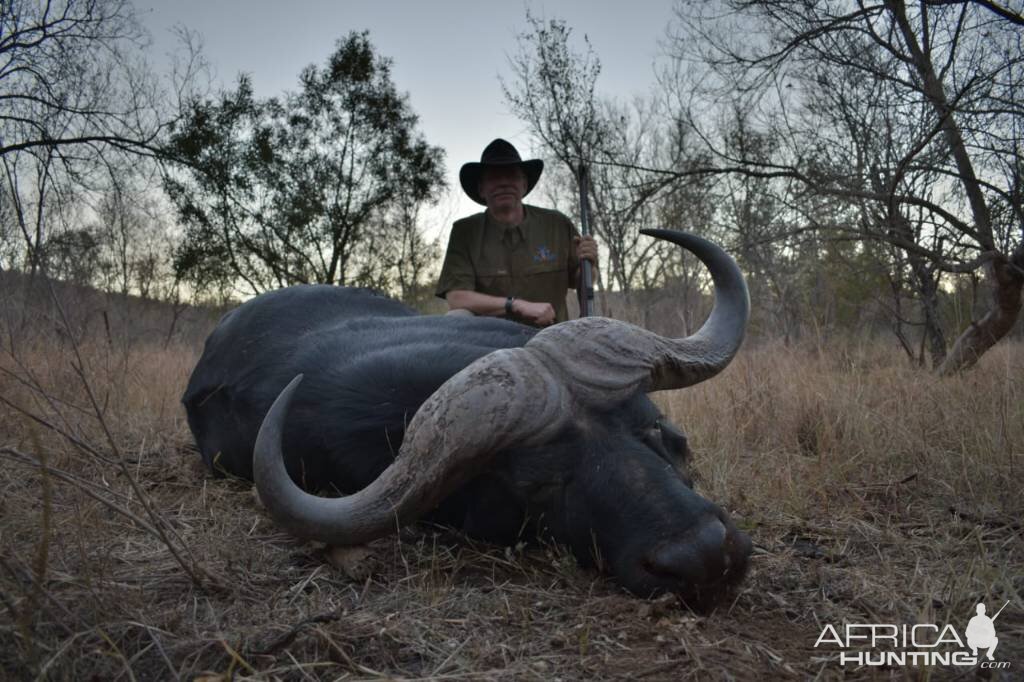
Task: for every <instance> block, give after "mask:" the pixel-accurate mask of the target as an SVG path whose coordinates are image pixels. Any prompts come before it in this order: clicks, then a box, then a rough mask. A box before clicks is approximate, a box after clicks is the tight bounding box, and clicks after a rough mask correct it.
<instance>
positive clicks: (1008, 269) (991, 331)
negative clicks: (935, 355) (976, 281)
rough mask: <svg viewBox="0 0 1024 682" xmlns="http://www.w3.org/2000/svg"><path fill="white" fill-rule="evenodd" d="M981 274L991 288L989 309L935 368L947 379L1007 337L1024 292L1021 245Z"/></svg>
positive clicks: (1023, 254)
mask: <svg viewBox="0 0 1024 682" xmlns="http://www.w3.org/2000/svg"><path fill="white" fill-rule="evenodd" d="M985 274H986V276H987V278H988V280H989V282H990V283H991V285H992V307H991V308H990V309H989V311H988V312H987V313H986V314H985V316H984V317H983V318H981V319H980V320H978V321H977V322H972V323H971V324H970V326H969V327H967V329H965V330H964V333H963V334H961V335H960V338H958V339H957V340H956V343H954V344H953V349H952V350H951V351H950V352H949V354H948V355H947V356H946V360H945V362H943V363H942V365H941V366H940V367H939V374H941V375H943V376H948V375H950V374H955V373H956V372H959V371H961V370H964V369H968V368H969V367H971V366H973V365H974V363H976V362H977V361H978V358H980V357H981V356H982V355H983V354H984V353H985V351H987V350H988V349H989V348H991V347H992V346H994V345H995V344H996V343H997V342H998V341H999V340H1000V339H1001V338H1003V337H1004V336H1006V335H1007V334H1009V333H1010V330H1011V329H1013V326H1014V325H1015V324H1016V323H1017V320H1018V318H1019V317H1020V311H1021V289H1022V288H1024V244H1021V245H1020V246H1018V247H1017V249H1016V251H1014V254H1013V257H1012V258H1010V259H1007V258H1006V257H1005V256H1003V257H1001V258H998V259H996V260H993V261H991V262H990V263H989V264H988V265H987V266H986V268H985Z"/></svg>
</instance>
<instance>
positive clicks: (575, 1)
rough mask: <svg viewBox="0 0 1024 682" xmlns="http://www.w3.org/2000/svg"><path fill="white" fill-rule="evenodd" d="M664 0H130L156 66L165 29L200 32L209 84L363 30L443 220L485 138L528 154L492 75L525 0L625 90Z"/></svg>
mask: <svg viewBox="0 0 1024 682" xmlns="http://www.w3.org/2000/svg"><path fill="white" fill-rule="evenodd" d="M674 1H675V0H633V1H632V2H629V1H611V0H591V1H589V2H588V1H585V0H558V1H555V0H548V1H547V2H543V1H541V0H531V1H530V2H528V3H527V2H521V1H520V2H515V1H509V2H490V1H485V0H476V1H475V2H471V1H467V0H435V1H432V2H431V1H429V0H419V1H416V0H376V1H373V2H371V1H367V0H335V1H333V2H331V1H329V0H300V1H299V2H281V1H280V0H276V1H275V2H270V1H268V0H248V1H242V0H163V1H162V2H154V1H153V0H148V2H147V0H137V5H136V6H137V8H138V10H139V15H140V18H141V19H142V21H143V23H144V25H145V26H146V27H147V28H148V29H149V31H150V33H151V34H152V37H153V51H152V58H153V61H154V64H155V66H157V68H160V67H161V65H162V64H169V59H168V58H167V57H166V55H167V54H168V53H169V52H171V51H172V50H173V49H174V47H175V43H174V38H173V35H172V33H171V29H172V28H173V27H174V26H176V25H184V26H185V27H187V28H189V29H192V30H194V31H198V32H199V34H200V35H201V36H202V42H203V53H204V55H205V57H206V59H207V60H208V61H209V62H210V64H211V66H212V67H213V69H214V75H215V82H216V83H217V84H219V85H221V86H224V87H230V86H231V85H233V84H234V82H235V80H236V78H237V76H238V74H239V73H242V72H245V73H248V74H249V75H250V76H251V77H252V82H253V85H254V88H255V91H256V94H257V96H260V97H270V96H276V95H280V94H282V93H283V92H285V91H293V90H296V89H297V84H298V74H299V72H300V71H301V70H302V68H303V67H305V66H306V65H308V64H312V63H315V64H318V65H322V64H323V63H324V61H325V60H326V59H327V57H328V55H329V54H330V53H331V52H332V51H333V49H334V46H335V43H336V41H337V40H338V39H339V38H342V37H344V36H346V35H347V34H348V33H349V32H350V31H361V30H369V32H370V38H371V41H372V42H373V44H374V45H375V47H376V48H377V51H378V53H379V54H381V55H383V56H386V57H390V58H391V59H392V60H393V61H394V65H393V71H392V76H393V78H394V81H395V84H396V86H397V87H398V89H399V91H401V92H404V93H407V94H408V96H409V101H410V104H411V106H412V108H413V110H414V111H415V112H416V113H417V114H418V115H419V117H420V130H421V131H422V132H423V134H424V136H425V138H426V140H427V142H428V143H430V144H432V145H436V146H440V147H442V148H443V149H444V150H445V151H446V173H447V179H448V184H449V186H450V187H451V188H452V189H453V191H452V192H451V195H450V196H449V197H448V198H447V199H446V200H445V201H444V202H442V204H441V205H440V206H439V207H438V208H437V209H435V210H434V211H432V212H431V213H429V214H428V215H431V216H433V218H432V219H433V220H435V221H436V222H439V223H441V222H444V223H447V222H449V221H450V220H452V219H455V218H458V217H461V216H464V215H468V214H470V213H474V212H476V211H477V210H479V206H478V205H477V204H474V203H473V202H472V201H471V200H470V199H469V198H468V197H466V196H465V195H464V194H463V193H462V192H461V190H460V189H459V184H458V172H459V168H460V167H461V166H462V164H463V163H466V162H468V161H478V160H479V158H480V153H481V151H483V148H484V147H485V146H486V145H487V144H488V143H489V142H490V141H491V140H492V139H494V138H496V137H503V138H505V139H507V140H509V141H510V142H512V143H513V144H515V145H516V147H517V148H518V149H519V152H520V154H522V155H523V157H524V158H530V157H533V156H536V154H535V153H534V150H533V149H531V141H530V137H529V134H528V132H527V131H526V128H525V124H524V123H523V122H522V121H519V120H518V119H516V118H515V117H514V116H513V115H512V114H511V113H510V112H509V109H508V106H507V104H506V103H505V100H504V97H503V95H502V92H501V85H500V83H499V80H498V76H499V74H500V75H503V76H505V77H506V78H508V77H509V76H510V74H511V71H510V69H509V66H508V59H509V57H510V56H512V55H514V54H516V53H517V52H518V46H517V43H516V36H517V35H519V34H520V33H522V32H524V31H526V30H527V27H528V24H527V21H526V11H527V9H528V8H529V10H530V12H531V13H532V14H533V15H534V16H536V17H539V18H542V19H562V20H565V21H566V22H567V24H568V25H569V26H570V27H571V28H572V29H573V38H574V39H579V40H580V42H579V43H577V45H579V47H578V49H582V41H581V39H582V36H583V35H586V36H587V37H588V38H589V39H590V42H591V44H592V45H593V48H594V51H595V52H596V54H597V55H598V57H599V58H600V60H601V64H602V72H601V76H600V79H599V80H598V87H599V90H600V91H601V93H602V94H606V95H611V96H615V97H619V98H622V99H628V98H630V97H631V96H632V95H637V94H644V93H646V92H647V91H648V90H649V89H650V88H651V86H652V85H653V84H654V81H655V77H654V64H655V61H656V60H657V59H658V57H659V55H660V53H661V47H660V42H661V41H662V39H663V37H664V34H665V29H666V27H667V25H668V23H669V22H670V20H671V17H672V7H673V4H674ZM543 182H544V179H543V178H542V179H541V185H540V186H539V187H538V189H535V190H534V192H538V193H540V191H542V190H543ZM539 190H540V191H539ZM434 227H435V228H436V230H437V231H436V232H435V231H434V229H431V226H429V225H428V226H425V228H426V232H427V233H428V234H443V233H446V231H447V224H444V225H441V224H439V225H436V226H434Z"/></svg>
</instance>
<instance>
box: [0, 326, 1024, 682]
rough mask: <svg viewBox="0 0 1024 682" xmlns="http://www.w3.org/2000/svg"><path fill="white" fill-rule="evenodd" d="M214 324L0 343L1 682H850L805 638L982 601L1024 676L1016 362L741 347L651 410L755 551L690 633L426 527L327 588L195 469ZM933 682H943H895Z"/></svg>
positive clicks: (1021, 441) (553, 563) (920, 618)
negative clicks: (192, 423)
mask: <svg viewBox="0 0 1024 682" xmlns="http://www.w3.org/2000/svg"><path fill="white" fill-rule="evenodd" d="M11 319H12V318H11V317H10V316H8V321H10V320H11ZM83 319H92V320H93V321H94V322H95V320H96V319H98V318H97V316H96V315H92V316H90V315H86V314H83ZM214 319H215V316H214V315H212V314H211V315H206V316H205V317H201V318H197V319H196V320H194V321H193V322H192V323H190V324H192V325H193V331H192V332H189V333H188V334H179V335H178V336H177V337H175V338H172V339H171V340H170V341H168V340H167V339H166V338H165V335H164V334H162V333H154V334H152V335H150V336H149V337H146V336H145V335H143V336H133V335H131V334H130V333H128V332H129V331H130V330H131V327H132V324H131V320H132V315H131V314H130V313H126V314H124V315H123V321H124V323H123V325H121V326H118V325H114V327H115V328H114V329H113V330H110V329H109V327H110V325H109V323H108V324H107V325H104V326H102V327H101V326H97V325H96V324H92V326H90V324H84V325H83V326H81V327H79V328H77V331H75V330H66V331H65V333H63V334H61V333H56V332H54V329H55V325H56V326H57V327H59V324H57V323H56V321H55V319H54V318H53V317H52V316H46V315H41V316H39V318H38V319H37V320H36V323H33V324H28V325H24V324H22V325H21V326H20V327H17V326H15V327H12V326H11V325H10V324H9V325H8V328H7V330H6V332H5V339H6V340H5V344H4V352H3V354H2V356H0V395H2V396H3V398H4V401H5V402H4V404H2V405H0V447H2V448H3V452H4V454H2V455H0V457H2V458H3V462H4V465H3V467H0V557H2V560H0V596H2V600H0V608H3V609H4V610H5V611H6V613H7V617H0V669H2V670H4V671H5V673H6V674H7V675H8V676H10V677H11V678H14V679H31V678H36V677H38V678H52V679H85V678H90V677H95V678H98V679H172V678H192V677H195V676H200V675H216V676H232V675H234V676H238V677H243V678H244V677H248V676H256V677H260V678H261V679H277V678H280V679H310V678H313V679H336V678H338V677H341V676H352V677H356V678H363V679H366V678H377V677H407V678H430V679H440V678H442V677H468V678H488V679H493V678H507V679H545V680H547V679H554V678H561V679H582V678H588V679H591V678H598V679H610V678H621V677H630V678H639V677H646V678H648V679H679V678H681V677H687V676H690V677H694V678H696V679H708V678H709V677H714V678H722V677H725V676H728V675H731V676H732V677H734V678H737V679H752V678H755V677H758V676H763V675H765V674H770V675H772V676H779V677H805V676H814V675H818V674H821V675H823V676H824V677H858V676H860V675H861V674H865V675H866V674H867V672H865V671H861V672H858V671H852V670H844V669H841V668H839V667H838V666H837V665H836V663H835V661H834V657H831V658H830V657H829V656H828V655H827V653H823V652H822V651H820V650H816V649H814V648H813V644H814V642H815V640H816V638H817V636H818V634H819V633H820V630H821V626H822V624H823V623H837V624H838V623H842V622H865V620H866V619H882V620H873V621H869V622H894V623H903V622H911V623H912V622H938V623H943V622H951V623H954V624H955V625H957V626H958V627H961V628H962V626H963V625H964V624H965V623H966V620H967V618H969V617H970V615H972V614H973V605H974V604H975V603H976V602H977V601H986V602H987V603H988V604H990V605H991V604H993V603H995V602H998V603H1000V604H1001V603H1002V602H1003V601H1004V600H1006V599H1009V600H1011V605H1010V606H1009V607H1008V608H1007V609H1006V611H1005V612H1004V614H1003V615H1002V616H1001V617H1000V623H999V632H1000V637H1001V644H1000V651H999V654H1000V655H1001V656H1002V657H1003V658H1004V660H1012V661H1014V662H1015V663H1014V664H1015V665H1018V666H1019V665H1024V660H1022V659H1021V653H1022V652H1024V617H1022V616H1024V601H1022V599H1021V592H1022V590H1024V577H1022V576H1024V571H1022V570H1021V569H1022V567H1024V547H1022V533H1024V529H1022V525H1021V519H1022V517H1024V514H1022V512H1024V502H1022V498H1021V496H1020V494H1019V481H1020V479H1021V472H1022V467H1024V399H1022V396H1024V371H1022V370H1024V348H1021V347H1020V346H1019V345H1012V344H1002V345H1000V346H999V347H997V348H996V350H995V351H994V352H992V353H990V354H989V355H987V356H986V357H985V358H984V359H983V360H982V362H981V363H980V365H979V366H978V367H977V368H976V369H975V370H973V371H971V372H970V373H968V374H966V375H963V376H960V377H953V378H947V379H940V378H937V377H934V376H932V375H930V374H928V373H925V372H922V371H921V370H918V369H916V368H912V367H909V366H907V364H906V363H905V360H904V359H903V357H902V356H901V355H900V354H899V353H898V351H897V349H896V348H895V346H894V345H893V344H887V343H884V342H864V343H860V344H858V343H854V342H848V343H845V344H843V345H841V346H828V347H813V346H804V347H794V348H786V347H783V346H781V345H778V344H774V343H771V342H767V341H761V342H760V343H758V340H757V339H754V340H753V343H751V344H748V346H747V348H746V349H745V350H744V351H742V352H741V354H740V355H739V357H738V358H737V359H736V361H735V362H734V363H733V364H732V365H731V366H730V367H729V368H728V369H727V370H726V372H725V373H724V374H723V375H721V376H720V377H717V378H715V379H713V380H711V381H709V382H707V383H705V384H703V385H700V386H697V387H694V388H692V389H689V390H686V391H678V392H673V393H667V394H660V395H658V396H657V397H656V400H657V401H658V402H659V404H660V405H661V406H662V407H663V409H664V410H665V411H666V413H667V414H669V415H670V416H671V417H672V418H673V420H674V421H675V422H676V423H678V424H679V425H680V426H682V427H683V428H684V429H685V430H686V431H687V433H688V435H689V439H690V444H691V447H692V448H693V450H694V452H695V457H694V459H695V462H694V465H695V468H696V470H697V472H698V485H699V487H700V489H701V490H702V491H703V492H704V493H705V494H706V495H707V496H708V497H709V498H711V499H713V500H715V501H717V502H719V503H721V504H722V505H723V506H724V507H726V508H727V509H729V510H730V511H731V512H732V513H733V514H734V515H735V517H736V518H737V519H738V522H739V523H740V524H741V525H742V526H744V527H745V528H746V529H747V530H748V531H749V532H750V533H751V535H752V536H753V538H754V540H755V544H756V550H755V555H754V561H753V568H752V571H751V575H750V576H749V578H748V580H747V582H746V583H745V585H744V588H743V590H742V591H741V593H740V594H738V595H737V597H736V600H735V601H734V602H733V603H732V604H729V605H727V606H726V607H723V608H722V609H720V610H719V611H718V612H716V613H715V614H712V615H711V616H708V617H703V616H702V617H698V616H695V615H693V614H691V613H689V612H688V611H686V610H685V608H683V607H681V606H680V605H678V604H677V603H675V602H674V601H673V600H671V599H661V600H656V601H654V602H649V601H644V600H638V599H635V598H633V597H631V596H629V595H625V594H623V593H622V592H621V591H620V590H619V589H618V588H617V587H616V586H615V585H614V584H613V583H611V582H609V581H607V580H606V579H604V578H602V577H601V576H598V575H596V574H594V573H591V572H588V571H584V570H581V569H579V568H578V567H576V565H575V563H574V562H573V561H572V559H571V558H570V557H569V556H568V555H567V554H566V553H565V552H564V551H563V550H561V549H560V548H558V547H550V548H547V549H546V550H524V549H523V548H522V547H518V548H500V547H487V546H480V545H476V544H474V543H472V542H469V541H466V540H465V539H463V538H459V537H457V536H456V535H455V534H453V533H451V532H447V531H443V530H442V531H438V530H437V529H431V528H414V529H409V530H407V531H404V532H403V533H402V534H401V536H399V537H396V538H391V539H386V540H382V541H379V542H377V543H375V544H374V548H375V550H376V552H377V555H378V558H377V561H378V565H377V566H376V568H375V570H374V571H373V572H372V573H371V575H370V577H369V578H359V579H355V578H350V577H347V576H346V575H344V574H341V573H339V572H338V571H337V570H335V569H333V568H332V567H331V566H330V565H329V564H328V563H326V562H325V561H324V555H323V553H322V550H321V549H320V548H319V547H317V546H316V545H314V544H311V543H303V542H299V541H296V540H293V539H291V538H289V537H288V536H287V535H285V534H283V533H281V532H280V531H278V530H277V529H276V528H275V527H274V525H273V524H272V522H270V521H269V520H268V519H267V518H266V517H265V516H264V514H263V512H262V511H261V509H260V508H259V507H258V506H257V505H256V503H255V502H254V500H253V498H252V495H251V493H250V490H249V487H248V486H247V485H246V484H244V483H241V482H237V481H227V480H214V479H211V478H209V477H208V476H207V475H206V474H205V472H203V471H202V470H201V469H200V467H199V466H198V457H197V455H196V454H195V452H194V451H193V450H192V449H191V439H190V435H189V433H188V429H187V425H186V423H185V419H184V412H183V410H182V409H181V407H180V404H179V399H180V395H181V393H182V391H183V389H184V386H185V382H186V381H187V378H188V374H189V372H190V371H191V368H192V366H193V365H194V363H195V361H196V359H197V358H198V355H199V352H200V350H201V348H200V344H199V342H198V341H197V340H196V339H199V338H202V336H203V332H204V331H205V330H208V329H210V328H212V325H213V322H214ZM155 328H160V325H159V324H157V325H155ZM68 334H72V336H73V337H74V343H72V342H71V339H70V337H69V336H68ZM79 358H80V360H79ZM79 362H81V367H80V370H79V369H76V367H78V366H79ZM86 384H88V387H89V390H90V391H91V392H92V394H93V395H94V396H95V398H96V402H97V406H96V408H94V407H93V405H92V404H91V402H90V398H89V392H88V391H87V390H86ZM15 408H18V409H15ZM26 413H28V414H29V415H32V416H34V417H36V419H35V420H33V419H32V418H31V417H29V416H27V415H26ZM104 428H108V429H109V430H110V432H111V435H112V436H113V441H114V442H113V444H110V443H108V442H107V441H106V438H105V435H104ZM61 432H63V435H62V434H61ZM76 443H77V444H76ZM114 458H120V462H119V464H120V465H123V466H115V463H114V462H113V461H112V460H113V459H114ZM40 464H42V465H43V466H40ZM126 476H128V477H131V478H133V479H134V482H135V483H136V485H134V486H133V485H130V484H129V483H130V481H128V480H125V479H126ZM140 495H141V496H144V497H145V498H146V499H145V501H146V502H148V503H149V505H150V506H151V508H152V510H153V514H154V515H155V516H153V515H147V513H146V509H145V508H144V507H143V506H142V505H141V501H142V500H140ZM157 527H159V528H160V529H162V530H164V531H166V534H167V538H166V539H164V538H162V537H161V535H160V534H158V533H155V532H154V530H155V529H156V528H157ZM438 532H439V533H440V534H438ZM168 542H170V543H171V544H172V545H174V547H177V548H179V549H180V550H181V551H182V552H183V553H184V556H186V558H187V560H189V561H195V562H196V563H197V564H198V566H199V568H200V569H201V570H199V571H198V572H197V574H196V575H197V576H198V577H190V576H189V575H187V574H186V572H185V571H183V570H182V566H181V563H180V562H178V561H176V560H175V559H174V558H173V556H172V555H171V552H170V551H169V548H168ZM947 672H948V671H947ZM932 674H934V676H935V677H936V679H939V678H942V677H944V676H945V673H944V672H942V671H932V672H929V671H924V670H921V671H917V672H915V673H913V674H911V676H913V677H915V678H921V679H923V678H925V677H928V676H929V675H932ZM876 675H881V676H892V677H898V678H902V677H903V672H902V671H900V670H890V671H882V672H877V671H876ZM225 678H226V677H225Z"/></svg>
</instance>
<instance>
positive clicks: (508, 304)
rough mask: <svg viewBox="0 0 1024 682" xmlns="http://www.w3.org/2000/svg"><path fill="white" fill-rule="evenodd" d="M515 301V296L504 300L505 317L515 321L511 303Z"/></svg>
mask: <svg viewBox="0 0 1024 682" xmlns="http://www.w3.org/2000/svg"><path fill="white" fill-rule="evenodd" d="M514 300H516V297H515V296H509V297H508V298H506V299H505V317H507V318H508V319H510V320H512V319H515V316H516V313H515V311H514V310H512V301H514Z"/></svg>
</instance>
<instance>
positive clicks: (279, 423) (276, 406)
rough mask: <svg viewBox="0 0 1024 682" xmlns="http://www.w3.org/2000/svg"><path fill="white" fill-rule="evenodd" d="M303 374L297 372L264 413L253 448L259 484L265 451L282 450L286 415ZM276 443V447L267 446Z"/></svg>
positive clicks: (255, 476) (275, 451)
mask: <svg viewBox="0 0 1024 682" xmlns="http://www.w3.org/2000/svg"><path fill="white" fill-rule="evenodd" d="M303 376H304V375H303V374H296V375H295V378H294V379H292V380H291V381H289V382H288V385H287V386H285V387H284V388H283V389H281V392H280V393H278V394H277V398H275V399H274V402H273V403H271V405H270V409H269V410H267V414H266V415H264V417H263V421H262V423H260V430H259V432H257V434H256V443H255V447H254V448H253V454H254V459H255V462H254V470H253V477H254V479H256V482H257V484H258V483H259V477H260V464H261V463H262V461H261V460H262V459H263V457H262V455H263V453H267V454H270V453H279V452H280V443H281V435H282V434H281V431H282V429H283V426H284V415H285V414H287V413H288V408H289V407H291V403H292V398H293V397H294V396H295V391H296V390H297V389H298V388H299V384H300V383H302V378H303ZM274 445H276V447H270V448H268V447H267V446H274Z"/></svg>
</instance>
